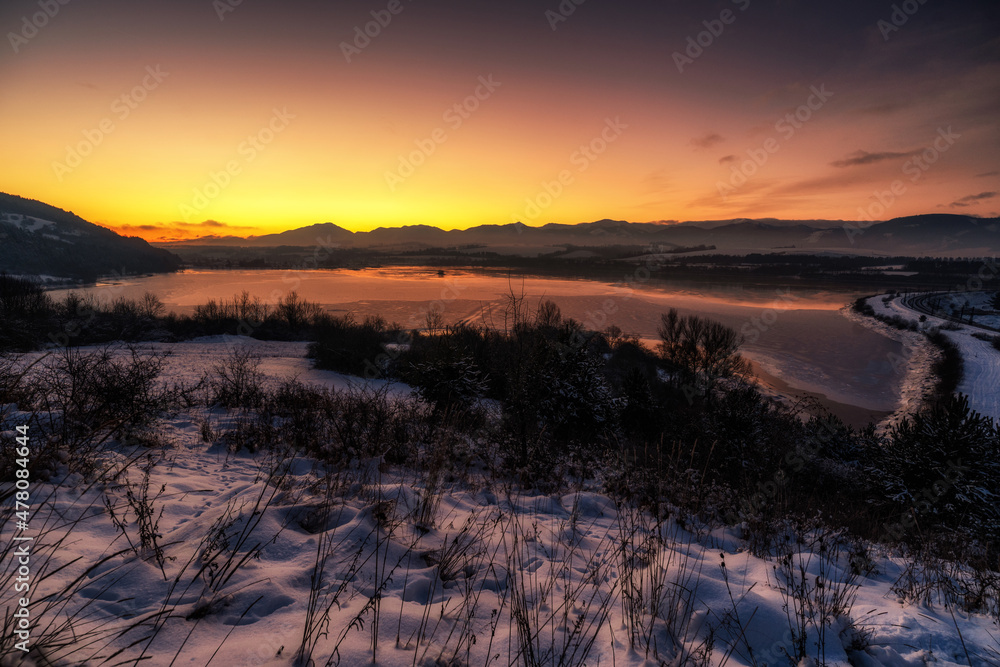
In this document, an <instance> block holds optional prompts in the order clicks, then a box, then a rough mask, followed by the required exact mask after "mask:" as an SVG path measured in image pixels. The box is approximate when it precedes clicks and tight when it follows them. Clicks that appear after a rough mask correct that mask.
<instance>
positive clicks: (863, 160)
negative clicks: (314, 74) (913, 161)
mask: <svg viewBox="0 0 1000 667" xmlns="http://www.w3.org/2000/svg"><path fill="white" fill-rule="evenodd" d="M919 153H920V151H919V150H914V151H907V152H905V153H895V152H891V151H885V152H882V153H869V152H868V151H855V152H854V153H851V154H850V155H849V156H848V157H846V158H844V159H843V160H836V161H834V162H831V163H830V166H833V167H840V168H843V167H860V166H864V165H869V164H875V163H876V162H884V161H885V160H896V159H899V158H905V157H911V156H913V155H917V154H919Z"/></svg>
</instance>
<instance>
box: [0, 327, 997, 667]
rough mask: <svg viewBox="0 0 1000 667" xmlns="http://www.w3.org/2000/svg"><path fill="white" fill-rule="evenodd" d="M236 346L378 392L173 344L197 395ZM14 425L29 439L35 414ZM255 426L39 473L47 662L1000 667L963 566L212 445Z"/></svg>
mask: <svg viewBox="0 0 1000 667" xmlns="http://www.w3.org/2000/svg"><path fill="white" fill-rule="evenodd" d="M235 342H239V343H241V344H244V345H252V346H253V348H254V349H255V350H256V351H257V352H258V353H259V354H261V356H262V364H261V369H262V370H263V371H264V372H265V373H267V374H268V375H270V376H272V377H273V378H275V379H278V378H288V377H293V376H295V377H298V378H299V380H300V381H303V382H309V383H318V384H323V385H325V386H330V387H336V388H340V389H343V388H348V387H350V386H358V385H359V384H361V383H363V381H362V380H359V379H357V378H348V377H346V376H343V375H339V374H336V373H327V372H322V371H315V370H312V369H310V368H309V362H308V360H306V359H304V358H303V354H304V351H305V346H304V344H302V343H269V342H259V341H250V340H248V339H241V340H239V341H234V340H233V339H223V338H216V339H201V340H197V341H192V342H188V343H177V344H157V345H156V348H158V349H159V350H160V351H161V352H169V353H170V354H169V357H168V365H167V367H166V370H165V379H166V380H168V381H177V380H183V381H186V382H188V381H194V380H196V379H198V378H199V377H200V376H201V375H202V373H203V372H204V371H206V370H208V369H210V368H211V367H212V365H213V364H214V363H215V362H217V361H219V360H221V359H222V358H224V357H225V355H226V354H227V353H228V351H229V349H230V348H231V346H232V345H233V344H234V343H235ZM388 389H389V391H391V392H393V393H395V394H396V395H398V396H404V395H406V393H407V388H405V387H402V386H400V385H394V386H391V387H389V388H388ZM3 412H4V413H5V414H4V420H5V422H6V423H5V426H4V428H5V429H8V430H9V429H12V428H13V427H14V426H15V425H16V424H17V423H19V421H23V420H24V419H26V418H27V415H25V414H21V413H18V412H16V411H15V410H14V406H7V407H6V408H4V410H3ZM238 420H239V415H238V413H235V412H227V411H225V410H223V409H221V408H213V409H208V408H204V407H193V408H188V409H183V410H180V411H179V412H177V413H175V414H173V415H171V416H169V417H168V418H167V419H165V420H164V422H163V423H161V425H160V430H161V440H162V441H163V442H162V445H161V446H158V447H153V448H149V449H147V448H145V447H140V448H138V449H127V448H124V447H112V448H111V449H110V450H109V451H107V452H106V453H105V454H103V455H102V459H101V461H102V466H103V467H104V468H106V469H107V470H118V471H121V472H120V474H118V475H117V476H113V477H114V478H113V479H111V478H105V479H104V480H103V481H101V482H94V481H91V480H87V479H84V478H83V477H81V476H80V475H79V474H76V473H74V474H71V475H67V474H66V473H65V472H61V473H57V474H55V475H54V476H53V477H52V478H50V479H49V480H48V481H45V482H42V481H35V480H32V489H31V505H32V511H31V516H30V519H29V521H28V523H29V526H30V527H29V529H28V530H27V531H25V532H24V533H20V532H19V533H18V534H23V535H31V536H33V537H34V538H35V541H34V542H33V544H32V555H31V568H32V570H31V577H32V580H31V584H32V587H33V588H32V590H31V598H32V599H33V600H34V601H35V606H33V607H32V608H31V610H32V616H31V637H32V639H31V640H30V642H29V643H30V644H31V645H38V646H41V645H42V643H43V642H44V641H51V642H58V641H59V640H60V639H61V640H63V641H65V644H64V645H63V646H62V647H61V648H54V649H53V650H52V651H51V653H50V656H52V657H61V661H57V664H93V665H101V664H128V665H131V664H148V665H199V666H200V665H209V664H212V665H247V666H250V665H291V664H293V660H294V659H295V656H296V652H297V650H298V649H299V647H300V645H302V644H303V638H304V636H305V637H306V645H307V646H309V647H311V657H312V659H313V660H314V661H315V664H318V665H324V664H341V665H361V664H371V663H372V661H373V659H374V661H375V662H376V663H377V664H380V665H422V666H425V665H456V666H457V665H470V666H472V665H519V664H530V665H534V664H539V665H583V664H586V665H635V666H640V665H641V666H643V667H646V666H655V665H660V664H666V665H680V664H711V665H724V664H728V665H768V666H771V667H773V666H775V665H796V664H798V665H817V664H827V665H849V664H850V665H865V666H868V665H891V666H900V667H901V666H916V665H928V664H934V665H942V666H947V665H967V664H970V663H971V664H973V665H986V664H1000V634H998V631H997V622H996V619H994V618H992V617H989V616H985V615H979V614H967V613H965V612H964V611H961V608H956V607H955V606H954V605H949V606H945V604H944V598H943V597H942V595H941V593H940V589H939V588H938V587H937V586H936V582H938V581H939V580H940V579H941V577H945V578H947V577H948V576H960V573H959V572H957V571H955V570H954V569H951V570H949V569H948V568H945V569H943V570H937V569H924V567H923V566H917V565H914V563H913V562H912V561H910V560H908V559H906V558H904V557H902V556H900V555H899V554H890V553H888V552H886V551H885V550H884V549H881V548H879V547H875V546H872V545H865V544H860V543H857V542H855V541H851V540H846V539H845V540H841V539H838V538H837V537H836V536H835V535H833V534H830V533H825V534H824V533H822V532H816V531H815V530H814V531H811V532H803V533H799V534H797V535H792V536H791V539H790V541H789V542H788V543H787V545H786V547H785V548H784V550H783V551H784V553H783V555H782V557H781V558H777V557H775V556H774V555H771V556H767V557H758V556H755V555H752V554H751V553H750V552H749V551H748V549H747V542H746V541H745V540H744V539H743V536H742V534H741V528H740V527H735V528H723V527H708V526H700V525H699V524H698V523H697V522H696V521H694V520H692V519H691V518H690V517H681V516H678V515H677V514H676V513H674V514H670V513H669V512H665V513H664V514H663V516H662V518H661V519H660V520H657V519H655V518H654V517H652V516H651V515H649V514H648V513H642V512H639V511H637V510H636V509H634V508H631V507H629V506H628V505H625V504H621V505H620V504H617V503H616V502H615V500H613V499H612V498H611V497H610V496H608V495H606V494H605V493H603V492H602V491H601V489H602V486H601V484H600V480H596V479H594V480H583V481H578V482H575V483H573V484H572V485H571V486H570V488H567V489H564V490H563V491H560V492H558V493H555V494H543V493H539V492H537V491H532V490H518V489H517V488H516V487H514V486H512V485H511V484H510V483H509V482H507V481H504V480H502V479H496V478H493V477H491V476H490V475H489V474H487V472H486V471H485V470H483V469H481V468H477V467H476V466H475V465H472V466H467V467H465V468H463V467H462V466H460V465H458V464H455V465H451V466H446V468H447V469H448V470H449V471H450V472H448V473H447V474H442V475H440V476H436V475H435V474H434V473H433V472H431V471H432V470H433V466H429V467H428V469H425V470H422V471H414V470H410V469H404V468H400V467H398V466H392V465H388V464H386V463H385V462H383V461H379V460H378V459H362V460H354V461H352V462H351V464H350V465H348V466H346V467H341V468H335V469H331V468H327V467H324V466H323V465H321V464H319V463H318V462H317V461H315V460H313V459H310V458H307V457H303V456H299V455H292V454H289V453H284V454H282V453H268V452H264V451H259V452H257V453H250V452H247V451H246V450H242V451H239V452H236V453H230V452H228V451H227V449H226V448H225V447H224V446H222V445H220V444H218V443H217V442H206V441H205V439H204V434H205V432H206V429H207V430H208V431H210V432H213V433H215V434H218V433H222V432H224V431H226V430H227V429H230V428H232V427H233V426H234V424H235V423H236V422H237V421H238ZM206 425H207V426H206ZM210 439H211V438H210ZM145 471H148V478H146V472H145ZM10 486H11V485H9V484H6V485H4V487H5V488H9V487H10ZM143 507H149V508H151V509H152V512H151V513H148V514H147V515H145V516H144V517H141V516H140V513H141V511H142V509H141V508H143ZM668 510H669V508H668ZM4 519H5V522H4V528H3V543H4V544H14V543H12V542H11V539H12V537H13V536H14V534H15V527H14V520H13V517H12V516H11V515H10V513H9V512H8V513H7V514H5V515H4ZM143 522H146V525H147V526H149V525H151V526H153V528H152V533H153V534H155V539H153V540H152V543H149V544H146V545H143V544H142V542H143V540H142V535H141V533H142V530H141V526H142V525H143ZM147 537H148V536H147ZM821 538H822V539H821ZM133 546H134V548H133ZM11 553H12V552H11V550H10V548H8V550H7V551H6V552H5V553H4V559H3V566H4V568H5V570H4V572H6V573H10V572H12V568H16V563H15V561H14V557H13V556H12V555H11ZM59 568H63V569H59ZM948 573H950V575H949V574H948ZM11 581H12V580H11V579H10V578H9V577H7V578H6V579H4V582H5V583H7V582H11ZM19 595H20V594H19V593H15V591H14V589H13V586H7V585H5V587H4V588H3V589H2V590H0V607H3V608H5V609H7V610H8V612H7V613H8V614H10V613H12V610H13V609H15V606H16V604H17V602H16V600H17V598H18V596H19ZM797 611H798V612H800V613H797ZM8 618H9V616H8ZM6 631H7V629H5V632H6ZM796 638H798V641H799V644H800V648H801V649H802V652H804V654H805V655H806V656H807V658H806V659H802V660H798V659H795V656H796V655H797V652H796V648H795V645H796ZM18 659H19V653H18V652H17V651H16V650H12V652H11V653H10V654H8V656H6V657H5V660H6V662H4V663H3V664H18V662H17V661H18ZM24 664H29V663H27V662H26V663H24Z"/></svg>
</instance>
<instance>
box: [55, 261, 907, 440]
mask: <svg viewBox="0 0 1000 667" xmlns="http://www.w3.org/2000/svg"><path fill="white" fill-rule="evenodd" d="M622 278H623V279H625V275H624V271H623V276H622ZM244 290H245V291H248V292H249V293H250V294H251V295H254V296H259V297H260V298H262V299H264V300H265V301H269V302H271V303H273V302H275V301H277V299H278V298H280V297H281V296H283V295H284V294H286V293H288V292H289V291H291V290H295V291H297V292H298V293H299V295H300V296H302V297H303V298H305V299H308V300H310V301H316V302H319V303H321V304H323V305H324V306H326V307H327V308H329V309H330V310H333V311H335V312H352V313H354V314H355V315H357V316H358V317H363V316H365V315H368V314H380V315H382V316H383V317H385V318H386V319H387V320H388V321H396V322H399V323H401V324H402V325H404V326H406V327H422V326H423V324H424V321H425V317H426V314H427V312H428V311H429V310H439V311H441V312H442V314H443V315H444V317H445V320H446V321H458V320H461V319H466V320H475V321H481V320H484V319H485V320H486V321H488V322H492V323H493V324H494V325H502V311H503V303H504V295H505V294H508V293H511V292H513V293H514V294H518V295H520V294H524V295H525V297H526V298H527V299H528V302H529V304H530V305H531V306H534V305H535V304H537V303H538V301H539V300H540V299H541V298H548V299H552V300H553V301H555V302H556V303H557V304H559V306H560V308H561V310H562V312H563V315H564V316H568V317H573V318H576V319H577V320H580V321H581V322H583V323H584V325H585V326H587V327H588V328H593V329H603V328H604V327H606V326H608V325H609V324H616V325H618V326H619V327H621V329H622V330H624V331H625V332H628V333H634V334H636V335H638V336H639V337H640V338H643V339H647V340H654V339H655V338H656V327H657V324H658V322H659V315H660V313H662V312H664V311H665V310H666V309H667V308H670V307H675V308H677V309H678V310H680V311H681V312H682V313H684V314H701V315H704V316H706V317H710V318H712V319H716V320H719V321H720V322H722V323H724V324H726V325H727V326H730V327H732V328H734V329H736V330H737V331H739V332H740V333H742V334H743V335H744V336H745V338H746V343H745V344H744V350H745V352H746V354H747V356H749V357H750V358H751V359H753V361H754V362H755V363H756V364H757V366H758V367H759V368H760V369H762V370H763V371H764V372H765V373H766V374H770V375H773V376H776V377H777V378H780V380H781V381H783V382H784V383H787V384H788V385H789V386H790V387H792V388H794V389H798V390H805V391H809V392H815V393H819V394H822V395H824V396H826V397H827V398H829V399H830V400H831V401H835V402H837V403H843V404H849V405H853V406H861V407H863V408H866V409H869V410H872V411H889V410H892V409H893V408H894V407H895V403H896V401H897V400H898V397H899V392H898V387H899V383H900V381H901V379H902V369H898V368H894V367H893V365H892V364H891V363H890V362H889V360H890V359H891V358H894V357H892V356H891V355H893V354H895V355H902V354H904V352H903V350H902V347H901V346H900V345H899V344H898V343H896V342H894V341H891V340H889V339H887V338H885V337H883V336H880V335H878V334H876V333H874V332H872V331H870V330H868V329H866V328H864V327H860V326H858V325H856V324H854V323H852V322H851V321H849V320H848V319H847V318H845V317H843V316H842V315H841V314H840V313H839V312H838V310H839V309H840V308H842V307H843V306H845V305H846V304H848V303H849V302H850V301H851V300H853V298H854V297H855V296H857V294H856V293H854V292H851V291H843V292H834V291H820V290H816V289H805V288H775V287H774V286H744V285H736V284H732V283H729V284H712V285H706V284H694V283H691V282H685V281H671V282H666V281H655V280H648V281H645V282H639V281H632V282H631V284H626V283H625V282H619V283H614V282H609V281H607V280H604V281H600V280H587V279H572V278H550V277H537V276H528V277H523V278H522V277H508V276H506V275H500V274H497V273H485V272H483V273H480V272H473V271H454V270H448V271H447V272H446V274H445V275H444V276H440V275H438V270H437V268H423V267H420V268H392V269H367V270H360V271H352V270H336V271H186V272H183V273H179V274H171V275H158V276H150V277H145V278H137V279H130V280H123V281H120V282H116V283H103V284H99V285H97V286H96V287H91V288H87V289H85V290H78V291H85V292H90V293H92V294H94V295H95V296H96V297H97V298H98V299H100V300H102V301H110V300H113V299H115V298H118V297H122V296H124V297H138V296H141V295H142V294H143V293H144V292H146V291H150V292H153V293H155V294H157V295H158V296H159V297H160V299H161V300H162V301H163V302H164V304H166V306H167V307H168V308H169V309H170V310H173V311H175V312H180V313H190V312H193V310H194V307H195V306H196V305H198V304H203V303H205V302H207V301H208V300H209V299H228V298H231V297H232V296H233V295H235V294H237V293H240V292H242V291H244ZM65 292H66V290H58V291H55V292H53V294H52V295H53V297H55V298H60V297H61V295H62V293H65ZM852 421H856V420H852Z"/></svg>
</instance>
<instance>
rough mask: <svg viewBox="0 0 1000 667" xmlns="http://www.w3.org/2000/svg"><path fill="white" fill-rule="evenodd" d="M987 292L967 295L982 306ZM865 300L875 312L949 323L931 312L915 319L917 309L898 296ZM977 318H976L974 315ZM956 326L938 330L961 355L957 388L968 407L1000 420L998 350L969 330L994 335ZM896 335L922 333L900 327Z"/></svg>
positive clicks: (927, 324) (928, 322)
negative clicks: (961, 371) (959, 377)
mask: <svg viewBox="0 0 1000 667" xmlns="http://www.w3.org/2000/svg"><path fill="white" fill-rule="evenodd" d="M989 295H990V293H985V292H970V293H968V295H963V296H967V298H969V299H970V301H972V302H974V303H975V304H981V305H979V306H977V307H982V306H984V305H985V304H986V303H987V297H988V296H989ZM868 304H869V305H870V306H871V307H872V308H873V309H874V310H875V312H876V313H877V314H879V315H885V316H892V315H898V316H900V317H902V318H904V319H907V320H911V321H914V322H917V323H918V325H919V326H921V327H926V328H929V327H942V326H945V325H948V324H950V323H949V322H947V321H946V320H943V319H941V318H939V317H934V316H931V315H927V316H926V322H919V318H920V316H921V313H919V312H916V311H914V310H912V309H910V308H909V307H908V306H907V305H906V303H905V300H904V299H902V298H900V297H889V296H888V295H880V296H876V297H871V298H869V299H868ZM988 319H989V322H993V321H994V320H996V319H1000V318H998V317H996V316H992V319H990V318H987V317H985V316H984V317H983V318H982V321H983V322H984V323H985V322H987V320H988ZM977 321H980V318H978V317H977ZM955 326H957V327H958V329H956V330H948V329H942V333H943V334H944V335H945V336H947V337H948V338H949V339H950V340H951V341H952V342H953V343H955V345H956V346H957V347H958V350H959V353H960V354H961V355H962V368H963V374H962V381H961V383H959V386H958V391H960V392H962V393H964V394H967V395H968V396H969V405H970V406H971V407H972V409H974V410H976V411H978V412H980V413H982V414H983V415H986V416H989V417H991V418H993V419H994V420H1000V350H997V349H996V348H994V347H993V346H992V344H991V343H990V342H989V341H984V340H980V339H978V338H975V337H974V336H973V334H975V333H979V334H988V335H997V334H995V332H991V331H986V330H983V329H979V328H976V327H971V326H965V325H955ZM898 334H899V335H902V336H903V337H905V338H907V339H910V340H917V339H920V338H923V334H921V333H918V332H912V331H900V332H898Z"/></svg>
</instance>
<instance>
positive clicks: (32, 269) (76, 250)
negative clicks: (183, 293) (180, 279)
mask: <svg viewBox="0 0 1000 667" xmlns="http://www.w3.org/2000/svg"><path fill="white" fill-rule="evenodd" d="M180 264H181V259H180V257H177V256H176V255H174V254H173V253H171V252H168V251H167V250H164V249H162V248H154V247H152V246H151V245H149V243H147V242H146V241H144V240H143V239H140V238H135V237H126V236H120V235H119V234H116V233H115V232H113V231H111V230H110V229H106V228H104V227H101V226H99V225H95V224H93V223H90V222H87V221H86V220H84V219H83V218H81V217H79V216H77V215H74V214H73V213H71V212H69V211H64V210H62V209H60V208H56V207H55V206H50V205H48V204H44V203H42V202H39V201H35V200H33V199H25V198H23V197H18V196H16V195H9V194H5V193H0V272H6V273H13V274H20V275H47V276H52V277H55V278H62V279H65V278H68V279H73V280H86V281H93V280H96V279H97V278H98V277H100V276H106V275H114V274H119V275H120V274H138V273H165V272H169V271H176V270H177V269H178V268H180Z"/></svg>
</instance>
